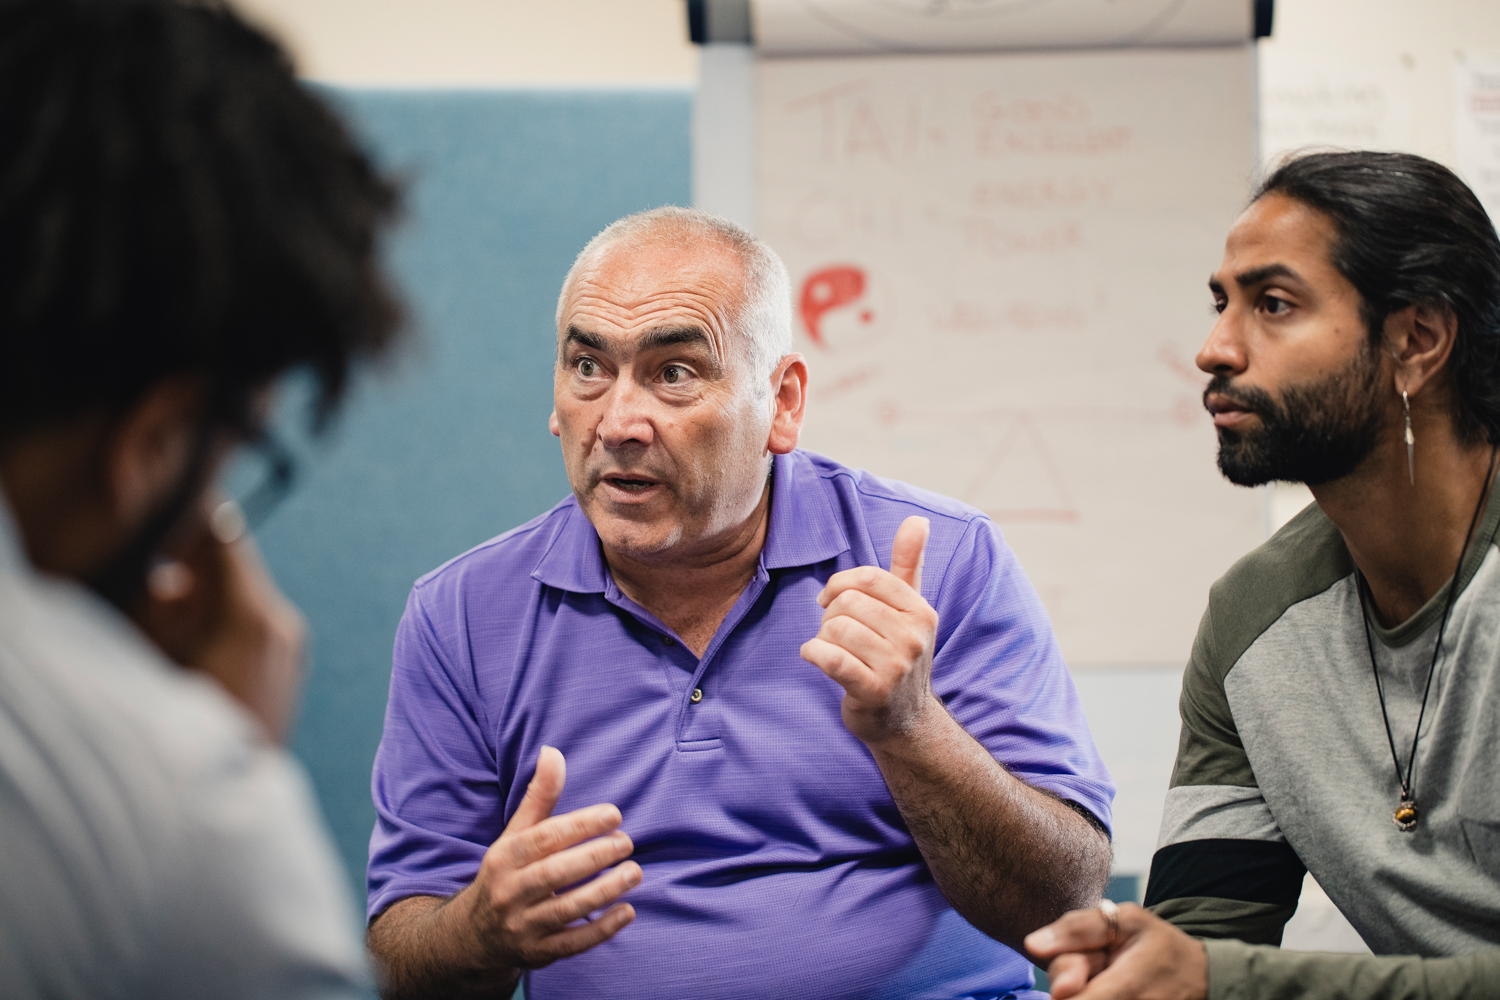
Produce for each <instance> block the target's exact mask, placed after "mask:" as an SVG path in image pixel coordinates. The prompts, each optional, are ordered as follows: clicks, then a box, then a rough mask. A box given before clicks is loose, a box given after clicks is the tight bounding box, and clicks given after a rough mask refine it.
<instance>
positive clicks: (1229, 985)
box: [1204, 941, 1500, 1000]
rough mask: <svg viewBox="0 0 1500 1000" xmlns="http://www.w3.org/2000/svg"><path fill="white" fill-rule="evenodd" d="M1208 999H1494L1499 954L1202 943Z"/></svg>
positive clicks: (1498, 999)
mask: <svg viewBox="0 0 1500 1000" xmlns="http://www.w3.org/2000/svg"><path fill="white" fill-rule="evenodd" d="M1204 946H1205V947H1206V948H1207V949H1208V1000H1312V998H1314V997H1316V998H1318V1000H1500V948H1490V949H1486V950H1484V951H1478V952H1473V953H1471V954H1468V955H1455V956H1452V957H1449V958H1419V957H1416V956H1388V957H1378V956H1375V955H1335V954H1327V953H1323V952H1298V951H1282V950H1281V949H1280V948H1271V947H1267V946H1264V945H1248V944H1241V943H1240V942H1238V941H1205V942H1204Z"/></svg>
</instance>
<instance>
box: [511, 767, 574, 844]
mask: <svg viewBox="0 0 1500 1000" xmlns="http://www.w3.org/2000/svg"><path fill="white" fill-rule="evenodd" d="M566 777H567V763H566V761H564V760H563V755H562V751H561V750H559V749H557V748H556V747H542V752H541V753H539V754H537V757H536V773H535V774H534V775H532V776H531V784H529V785H527V786H526V797H525V798H523V799H522V800H521V804H520V805H519V806H517V807H516V814H515V815H514V816H512V817H511V818H510V823H508V824H507V825H506V829H507V830H524V829H526V828H527V827H530V826H536V825H537V824H538V823H540V822H541V821H542V820H544V819H546V818H547V817H548V816H551V815H552V810H553V809H555V808H557V800H558V799H559V798H561V797H562V790H563V781H564V780H565V779H566Z"/></svg>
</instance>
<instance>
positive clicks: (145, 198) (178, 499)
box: [0, 0, 397, 1000]
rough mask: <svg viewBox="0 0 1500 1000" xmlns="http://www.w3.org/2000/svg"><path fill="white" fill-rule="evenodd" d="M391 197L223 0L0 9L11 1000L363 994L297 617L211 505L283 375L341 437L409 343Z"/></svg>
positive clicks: (4, 849) (0, 669)
mask: <svg viewBox="0 0 1500 1000" xmlns="http://www.w3.org/2000/svg"><path fill="white" fill-rule="evenodd" d="M393 205H394V192H393V191H392V189H391V188H390V187H388V186H387V185H386V184H385V183H384V182H383V181H382V180H381V179H379V178H378V177H377V176H376V175H375V174H374V173H373V172H372V170H371V168H370V166H369V164H368V163H367V162H366V160H365V158H364V157H363V156H362V155H361V153H360V152H359V151H358V150H357V149H356V148H355V146H354V145H353V144H352V143H351V142H350V140H349V138H348V136H347V135H346V133H345V131H344V129H343V128H342V127H341V125H340V124H339V122H338V121H337V120H336V119H335V118H334V117H333V115H332V114H330V112H329V111H328V109H327V108H326V107H324V106H323V104H322V103H321V102H320V101H318V100H317V99H315V98H314V97H312V96H311V95H310V94H308V93H307V92H306V91H305V90H304V89H303V88H302V87H301V86H300V85H299V84H298V83H297V82H296V80H295V79H294V77H293V73H292V69H291V66H290V65H289V63H288V62H287V59H286V57H285V56H284V54H283V53H282V52H281V51H280V50H279V49H278V48H277V47H276V46H275V45H274V44H273V43H272V42H270V41H269V40H268V39H266V38H265V37H264V36H263V35H261V34H260V33H258V32H256V31H254V30H252V29H251V28H249V27H247V26H246V25H245V24H244V23H243V22H242V21H240V20H239V18H238V17H237V16H236V15H235V14H234V13H232V12H231V11H230V10H229V9H228V8H226V7H225V6H223V5H222V4H219V3H216V2H212V0H202V2H186V0H185V2H180V3H179V2H173V0H3V2H0V488H3V500H0V996H3V997H5V998H7V1000H27V998H40V997H48V998H56V997H103V996H110V997H127V998H132V997H139V998H166V997H185V996H195V997H199V996H201V997H256V998H262V997H263V998H267V1000H269V998H288V997H291V998H296V997H314V996H316V997H334V996H358V995H362V994H363V992H364V991H365V990H367V989H368V974H367V970H366V962H365V960H364V955H363V952H362V950H361V948H360V943H359V939H358V936H357V923H355V920H356V917H355V915H354V913H353V912H351V907H350V901H349V899H348V898H347V891H346V888H345V884H344V879H343V876H342V874H341V872H340V870H339V868H338V866H337V864H336V862H335V859H334V856H333V853H332V850H331V846H330V844H329V843H328V840H327V837H326V834H325V833H324V831H323V829H322V827H321V825H320V822H319V819H318V816H317V808H316V806H315V804H314V802H313V799H312V797H311V794H310V791H309V788H308V785H307V782H306V779H305V777H304V776H303V774H302V772H301V770H300V769H299V768H298V767H297V765H296V764H294V763H293V761H292V759H291V757H290V756H289V755H288V754H287V753H286V752H285V750H283V749H282V747H281V746H280V744H281V741H282V740H283V739H284V737H285V735H286V730H287V726H288V723H289V716H290V713H291V710H292V704H293V701H294V698H295V693H296V689H297V685H298V680H299V677H298V674H299V671H300V667H301V658H302V623H301V619H300V617H299V615H298V614H297V612H296V611H295V609H293V608H292V607H291V606H290V605H289V604H288V603H287V601H286V600H285V598H283V597H282V595H281V594H280V593H279V592H278V591H277V590H276V587H275V585H274V584H273V583H272V582H271V580H270V579H269V577H268V576H267V574H266V571H265V569H264V567H263V566H262V564H261V563H260V561H259V559H258V558H257V555H256V552H255V550H254V549H253V547H252V546H251V544H250V542H249V540H248V538H245V537H241V536H242V535H243V521H242V520H240V519H239V517H238V516H237V514H236V512H235V509H234V508H233V507H228V506H223V505H222V502H220V501H219V498H218V497H217V496H216V494H215V488H214V485H213V484H214V483H215V480H216V477H217V473H218V472H219V470H220V468H221V466H223V465H224V464H225V463H226V462H227V461H229V460H230V459H231V458H232V457H233V456H234V455H235V454H236V453H237V450H238V449H239V448H240V447H241V446H245V445H250V446H254V447H258V448H261V449H267V448H269V447H270V446H269V445H268V444H267V443H266V438H265V437H264V435H263V427H262V425H263V421H264V420H265V419H266V414H267V411H268V408H269V406H270V404H271V393H272V384H273V382H274V381H275V380H276V379H277V377H278V376H279V375H281V374H282V373H284V372H287V371H290V370H293V369H309V370H311V372H312V373H313V374H314V375H315V376H316V379H317V381H318V382H319V384H320V386H321V397H320V399H321V407H320V413H321V416H324V417H326V416H327V415H328V414H329V413H330V412H331V410H332V408H333V407H334V405H335V403H336V402H337V401H338V399H339V396H340V392H341V390H342V389H343V387H344V385H345V381H346V378H347V376H348V373H349V370H350V366H351V363H352V362H354V361H355V360H357V359H359V358H361V357H364V356H370V355H374V354H376V353H378V352H380V351H381V350H382V348H383V347H384V346H385V345H386V343H387V342H388V341H389V340H390V339H391V337H392V335H393V332H394V330H395V328H396V319H397V309H396V306H395V303H394V302H393V300H392V299H391V297H390V296H389V294H388V293H387V291H386V289H385V286H384V284H383V282H382V279H381V277H380V273H379V269H378V266H377V261H376V258H375V240H376V235H377V230H378V229H379V227H380V226H381V224H382V223H383V221H384V220H385V219H386V217H387V216H388V215H389V214H390V212H391V211H392V209H393ZM272 465H273V468H275V469H276V470H277V476H276V478H278V479H280V480H282V481H283V482H282V483H281V485H284V480H285V478H286V476H287V475H288V467H287V466H286V464H285V461H284V460H280V459H278V460H277V462H275V463H272ZM267 488H268V489H269V490H272V491H274V490H275V489H277V488H279V486H278V485H277V484H275V483H271V484H268V487H267ZM269 495H270V494H269V493H265V492H262V493H261V494H260V496H261V498H262V499H266V498H268V497H269Z"/></svg>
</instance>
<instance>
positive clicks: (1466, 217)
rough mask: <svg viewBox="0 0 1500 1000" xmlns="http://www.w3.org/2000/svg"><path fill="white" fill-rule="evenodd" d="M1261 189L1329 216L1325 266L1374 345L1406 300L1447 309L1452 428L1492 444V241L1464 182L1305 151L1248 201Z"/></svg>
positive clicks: (1499, 321) (1495, 275) (1496, 435)
mask: <svg viewBox="0 0 1500 1000" xmlns="http://www.w3.org/2000/svg"><path fill="white" fill-rule="evenodd" d="M1268 194H1281V195H1285V196H1286V197H1288V198H1292V199H1295V200H1296V201H1300V202H1302V203H1304V204H1306V205H1308V206H1309V207H1311V208H1314V209H1316V210H1317V211H1319V212H1322V213H1323V214H1324V215H1326V216H1328V217H1329V218H1330V219H1331V220H1332V221H1333V224H1334V226H1335V228H1336V230H1337V233H1338V236H1337V239H1336V240H1335V243H1334V247H1333V265H1334V267H1336V268H1337V269H1338V271H1339V273H1340V274H1342V275H1343V276H1344V277H1345V278H1347V279H1348V280H1349V282H1350V283H1351V284H1352V285H1354V287H1355V289H1356V290H1357V291H1358V292H1359V295H1360V300H1361V306H1360V309H1361V313H1362V318H1363V319H1364V322H1365V324H1366V326H1367V327H1368V329H1369V331H1370V336H1371V338H1372V339H1373V340H1374V341H1377V342H1378V341H1379V339H1380V338H1381V336H1382V334H1383V330H1384V326H1385V320H1386V317H1387V316H1389V315H1391V314H1392V313H1394V312H1398V311H1399V310H1401V309H1404V308H1405V307H1407V306H1409V305H1425V306H1431V307H1434V308H1438V309H1442V310H1445V311H1449V312H1451V313H1452V314H1453V316H1454V317H1455V318H1456V319H1457V323H1458V335H1457V339H1456V341H1455V343H1454V347H1453V354H1452V356H1451V357H1450V359H1449V362H1448V374H1449V377H1450V378H1451V380H1452V385H1453V393H1452V395H1453V405H1454V422H1455V426H1456V428H1457V430H1458V433H1459V435H1460V436H1461V437H1462V438H1463V439H1464V440H1467V441H1476V440H1488V441H1500V238H1497V237H1496V235H1495V227H1494V224H1493V223H1491V221H1490V218H1489V216H1488V215H1486V214H1485V211H1484V207H1483V206H1482V205H1481V204H1480V203H1479V199H1478V198H1476V197H1475V196H1474V192H1473V191H1471V190H1469V187H1468V185H1466V184H1465V183H1464V182H1463V181H1461V180H1459V179H1458V177H1457V176H1456V175H1455V174H1454V173H1453V172H1452V171H1451V170H1449V169H1448V168H1447V167H1444V166H1442V165H1441V164H1437V163H1434V162H1432V161H1431V160H1428V159H1424V158H1423V157H1420V156H1413V155H1411V154H1409V153H1370V152H1353V153H1313V154H1309V155H1305V156H1300V157H1297V158H1295V159H1292V160H1290V161H1288V162H1286V163H1284V164H1282V165H1281V166H1280V167H1278V168H1277V169H1276V170H1275V171H1274V172H1273V173H1272V174H1271V176H1270V177H1268V178H1266V180H1265V182H1264V183H1263V184H1261V186H1260V189H1259V190H1258V191H1257V192H1256V194H1255V197H1256V198H1261V197H1263V196H1265V195H1268Z"/></svg>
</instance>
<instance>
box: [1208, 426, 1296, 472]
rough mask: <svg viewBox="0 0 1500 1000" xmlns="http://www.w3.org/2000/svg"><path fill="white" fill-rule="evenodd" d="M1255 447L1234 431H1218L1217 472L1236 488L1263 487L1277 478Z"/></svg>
mask: <svg viewBox="0 0 1500 1000" xmlns="http://www.w3.org/2000/svg"><path fill="white" fill-rule="evenodd" d="M1255 452H1256V449H1255V447H1254V446H1253V445H1252V444H1251V443H1250V442H1247V441H1246V440H1245V439H1244V438H1243V437H1242V436H1241V435H1239V434H1236V433H1235V432H1234V431H1228V430H1224V429H1222V428H1221V429H1220V430H1219V472H1221V473H1222V474H1223V475H1224V478H1225V479H1227V480H1229V481H1230V482H1231V483H1233V484H1234V485H1236V486H1264V485H1266V484H1267V483H1269V482H1272V481H1274V480H1276V479H1278V478H1281V477H1279V476H1277V475H1276V470H1274V469H1271V468H1270V467H1269V465H1268V463H1266V461H1265V460H1264V457H1263V456H1261V455H1258V454H1256V453H1255Z"/></svg>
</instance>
